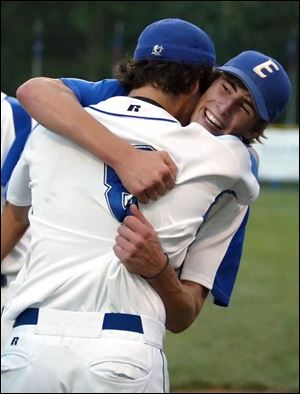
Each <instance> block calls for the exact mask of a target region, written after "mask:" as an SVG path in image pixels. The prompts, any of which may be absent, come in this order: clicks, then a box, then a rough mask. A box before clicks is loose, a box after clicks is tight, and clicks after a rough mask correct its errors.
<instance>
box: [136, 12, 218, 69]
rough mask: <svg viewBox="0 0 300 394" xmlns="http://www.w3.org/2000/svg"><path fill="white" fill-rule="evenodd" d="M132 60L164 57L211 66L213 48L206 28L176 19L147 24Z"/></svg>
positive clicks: (214, 59) (174, 60)
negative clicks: (204, 29)
mask: <svg viewBox="0 0 300 394" xmlns="http://www.w3.org/2000/svg"><path fill="white" fill-rule="evenodd" d="M134 59H135V60H146V59H147V60H164V61H172V62H178V63H181V62H183V63H187V64H197V65H203V66H207V67H213V66H214V65H215V62H216V53H215V47H214V44H213V42H212V40H211V39H210V37H209V36H208V34H207V33H205V31H203V30H202V29H200V27H198V26H195V25H193V24H192V23H190V22H187V21H184V20H182V19H177V18H169V19H162V20H159V21H157V22H154V23H152V24H151V25H149V26H147V27H146V28H145V29H144V30H143V31H142V33H141V34H140V36H139V39H138V43H137V47H136V49H135V52H134Z"/></svg>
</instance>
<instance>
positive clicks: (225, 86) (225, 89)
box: [222, 83, 229, 92]
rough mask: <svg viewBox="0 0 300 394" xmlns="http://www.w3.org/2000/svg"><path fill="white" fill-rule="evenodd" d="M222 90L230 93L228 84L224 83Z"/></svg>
mask: <svg viewBox="0 0 300 394" xmlns="http://www.w3.org/2000/svg"><path fill="white" fill-rule="evenodd" d="M222 88H223V90H224V91H225V92H228V91H229V88H228V86H227V85H226V83H222Z"/></svg>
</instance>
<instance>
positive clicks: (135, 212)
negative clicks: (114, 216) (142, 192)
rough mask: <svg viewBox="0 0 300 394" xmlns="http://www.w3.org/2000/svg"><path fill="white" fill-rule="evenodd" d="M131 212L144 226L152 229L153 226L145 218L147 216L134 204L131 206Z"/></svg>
mask: <svg viewBox="0 0 300 394" xmlns="http://www.w3.org/2000/svg"><path fill="white" fill-rule="evenodd" d="M130 211H131V213H132V215H133V216H134V217H136V218H137V219H139V220H140V221H141V222H142V223H143V224H146V225H147V226H151V227H152V225H151V224H150V223H149V222H148V220H147V219H146V218H145V216H144V215H143V214H142V212H141V211H140V210H139V209H138V207H137V206H136V205H135V204H132V205H131V206H130Z"/></svg>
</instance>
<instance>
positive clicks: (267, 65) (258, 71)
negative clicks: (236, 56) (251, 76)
mask: <svg viewBox="0 0 300 394" xmlns="http://www.w3.org/2000/svg"><path fill="white" fill-rule="evenodd" d="M271 66H273V67H274V68H275V70H277V71H278V70H279V67H278V66H277V64H276V63H275V62H273V60H272V59H269V60H267V61H266V62H264V63H261V64H259V65H258V66H256V67H254V69H253V71H254V72H255V73H256V74H257V75H258V76H259V77H260V78H266V77H267V75H266V74H264V73H263V72H262V70H263V69H265V70H267V71H268V72H269V73H272V72H273V71H274V70H273V69H272V68H271Z"/></svg>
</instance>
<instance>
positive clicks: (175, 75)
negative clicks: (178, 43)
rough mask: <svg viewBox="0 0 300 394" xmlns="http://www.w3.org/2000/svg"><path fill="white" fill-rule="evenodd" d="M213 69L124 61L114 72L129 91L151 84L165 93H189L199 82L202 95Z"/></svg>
mask: <svg viewBox="0 0 300 394" xmlns="http://www.w3.org/2000/svg"><path fill="white" fill-rule="evenodd" d="M211 72H212V69H210V68H205V67H203V66H199V65H190V64H186V63H183V62H182V63H175V62H167V61H157V60H155V61H154V60H140V61H135V60H132V59H124V60H123V61H121V62H120V63H119V64H118V65H117V66H116V68H115V70H114V76H115V77H116V78H117V79H118V80H119V81H120V82H121V84H122V85H123V86H124V87H125V88H126V89H128V90H132V89H136V88H140V87H142V86H145V85H148V84H151V85H152V86H154V87H155V88H158V89H160V90H161V91H162V92H164V93H171V94H174V95H176V96H177V95H180V94H185V93H189V92H190V91H191V90H192V88H193V85H194V84H195V82H196V81H199V82H200V83H199V86H200V92H199V93H200V94H201V93H203V91H204V90H206V88H207V79H208V77H210V74H211Z"/></svg>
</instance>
